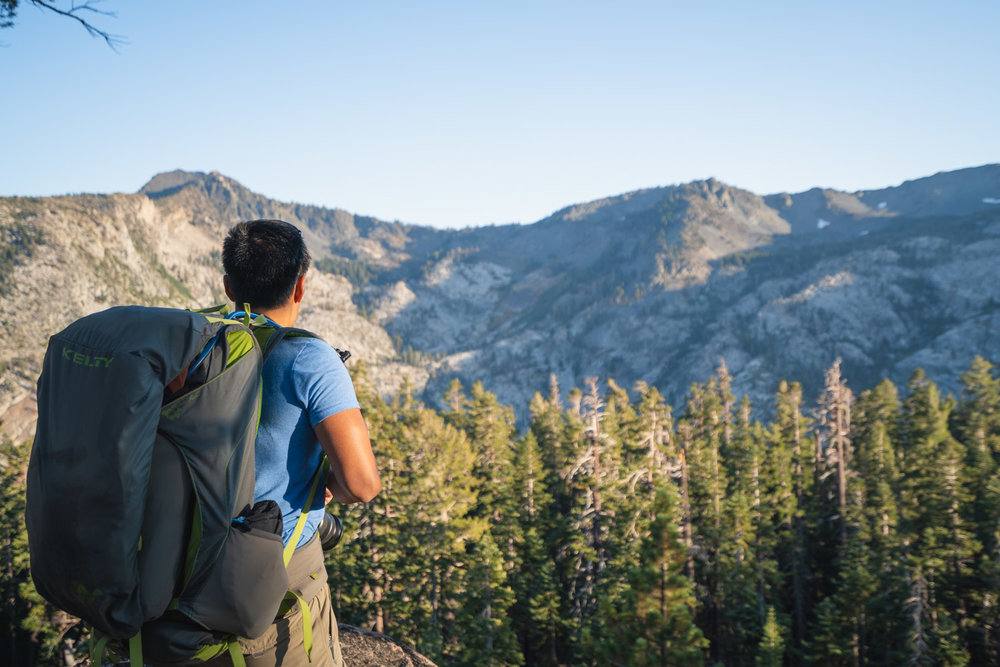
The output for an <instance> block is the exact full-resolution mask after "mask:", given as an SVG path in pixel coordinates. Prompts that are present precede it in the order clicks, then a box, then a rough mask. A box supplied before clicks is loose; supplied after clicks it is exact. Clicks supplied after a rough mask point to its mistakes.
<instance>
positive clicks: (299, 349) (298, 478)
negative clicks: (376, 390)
mask: <svg viewBox="0 0 1000 667" xmlns="http://www.w3.org/2000/svg"><path fill="white" fill-rule="evenodd" d="M222 262H223V267H224V268H225V272H226V274H225V277H224V279H223V281H224V285H225V290H226V294H227V295H228V296H229V298H230V299H232V300H233V301H234V302H235V304H236V308H237V312H236V313H234V314H233V315H231V316H230V317H238V318H243V317H246V316H247V315H249V317H250V318H251V319H253V318H257V317H261V316H262V317H263V318H265V319H266V321H267V323H268V324H270V325H272V326H278V327H291V326H293V325H294V324H295V321H296V319H297V317H298V314H299V308H300V306H301V303H302V299H303V296H304V294H305V290H306V285H305V275H306V271H307V270H308V268H309V264H310V256H309V252H308V250H307V249H306V246H305V242H304V241H303V238H302V234H301V233H300V232H299V230H298V229H296V228H295V227H294V226H292V225H291V224H288V223H286V222H282V221H278V220H252V221H248V222H241V223H239V224H237V225H236V226H234V227H233V228H232V229H231V230H230V231H229V233H228V235H227V236H226V239H225V241H224V243H223V249H222ZM245 308H249V310H250V311H251V312H249V313H245V312H239V311H240V310H241V309H245ZM262 381H263V393H262V398H261V417H260V426H259V429H258V433H257V441H256V457H255V459H256V460H255V465H256V479H255V500H258V501H259V500H264V499H271V500H274V501H276V502H277V503H278V505H279V507H280V510H281V513H282V516H283V522H284V529H283V535H282V538H283V541H284V542H285V545H286V549H288V550H290V549H294V554H293V555H292V556H291V560H290V562H289V563H288V579H289V587H290V589H291V590H292V591H293V592H295V593H296V594H297V595H299V596H300V598H301V599H302V600H303V601H304V602H305V603H307V604H308V611H306V610H305V609H302V608H300V606H298V605H294V604H293V605H291V609H289V610H288V611H287V613H285V614H284V615H282V616H280V617H279V618H278V619H276V621H275V622H274V623H273V624H272V625H271V627H270V628H268V630H267V631H265V632H264V634H263V635H261V636H260V637H257V638H255V639H251V640H241V641H240V648H241V650H242V652H243V654H244V656H245V659H246V662H247V664H248V665H306V664H309V665H312V666H315V667H321V666H323V665H341V664H342V659H341V657H340V646H339V642H338V635H337V624H336V619H335V616H334V613H333V609H332V602H331V597H330V588H329V586H328V584H327V575H326V570H325V567H324V564H323V551H322V548H321V546H320V541H319V539H318V538H317V537H316V531H317V527H318V526H319V524H320V522H321V520H322V518H323V516H324V512H325V510H324V506H325V502H324V496H325V500H326V502H329V500H330V499H331V498H332V499H336V500H337V501H339V502H341V503H347V504H349V503H357V502H368V501H370V500H371V499H372V498H373V497H374V496H375V495H376V494H377V493H378V492H379V490H380V489H381V481H380V478H379V474H378V469H377V467H376V464H375V457H374V454H373V453H372V449H371V443H370V440H369V436H368V429H367V427H366V425H365V422H364V419H363V418H362V415H361V410H360V408H359V405H358V400H357V397H356V395H355V392H354V387H353V384H352V382H351V378H350V376H349V374H348V372H347V369H346V367H345V366H344V363H343V362H342V361H341V358H340V356H339V355H338V352H337V350H335V349H334V348H332V347H331V346H330V345H328V344H327V343H325V342H323V341H322V340H320V339H318V338H315V337H312V336H307V335H288V336H285V337H284V338H283V339H282V340H281V342H280V343H279V344H278V345H277V346H275V348H274V349H273V350H271V351H270V353H269V355H268V356H267V359H266V361H265V363H264V368H263V375H262ZM324 456H325V457H326V458H327V459H328V460H329V471H328V472H327V474H326V479H325V482H326V483H325V489H322V490H317V489H316V485H315V483H314V482H315V480H316V479H318V478H317V470H318V469H319V468H320V466H321V465H322V460H323V457H324ZM295 533H299V535H297V536H296V535H295ZM293 539H294V544H291V543H290V542H291V541H292V540H293ZM304 616H305V617H311V628H312V632H311V635H312V636H311V640H312V649H311V655H310V656H308V657H307V652H306V647H307V646H308V644H309V634H310V633H309V631H308V628H304V625H303V617H304ZM304 630H305V632H304ZM310 658H311V659H310ZM227 659H228V657H227V656H226V657H224V658H223V659H222V660H221V661H220V663H219V664H225V660H227ZM213 664H215V661H213Z"/></svg>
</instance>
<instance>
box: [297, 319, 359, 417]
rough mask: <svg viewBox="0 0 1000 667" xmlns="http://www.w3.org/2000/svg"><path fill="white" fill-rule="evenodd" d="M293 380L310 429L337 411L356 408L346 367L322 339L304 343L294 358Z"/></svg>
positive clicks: (352, 386) (355, 398)
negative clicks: (307, 416) (304, 407)
mask: <svg viewBox="0 0 1000 667" xmlns="http://www.w3.org/2000/svg"><path fill="white" fill-rule="evenodd" d="M292 377H294V378H295V385H296V387H295V388H296V393H297V394H298V395H299V397H300V398H301V399H302V401H303V403H304V404H305V406H306V412H307V413H308V415H309V425H310V426H313V427H315V426H316V424H318V423H320V422H321V421H323V420H324V419H326V418H327V417H330V416H333V415H335V414H337V413H338V412H343V411H344V410H349V409H351V408H357V407H359V406H358V397H357V394H355V393H354V383H352V382H351V376H350V374H349V373H348V372H347V367H346V366H344V362H342V361H341V360H340V355H338V354H337V351H336V350H334V349H333V348H332V347H330V346H329V345H328V344H327V343H325V342H323V341H321V340H318V339H315V338H310V339H306V340H304V341H303V345H302V349H301V350H299V353H298V354H297V355H296V356H295V363H294V364H293V366H292Z"/></svg>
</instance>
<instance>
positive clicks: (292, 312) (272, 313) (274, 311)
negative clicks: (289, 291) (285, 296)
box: [239, 303, 299, 327]
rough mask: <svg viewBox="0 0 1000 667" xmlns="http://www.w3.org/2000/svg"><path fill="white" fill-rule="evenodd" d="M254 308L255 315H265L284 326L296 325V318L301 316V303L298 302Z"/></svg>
mask: <svg viewBox="0 0 1000 667" xmlns="http://www.w3.org/2000/svg"><path fill="white" fill-rule="evenodd" d="M239 308H242V306H239ZM252 310H253V313H254V314H255V315H263V316H264V317H267V318H269V319H270V320H271V321H273V322H274V323H275V324H277V325H278V326H282V327H291V326H295V320H297V319H298V317H299V304H297V303H287V304H285V305H284V306H278V307H277V308H253V309H252Z"/></svg>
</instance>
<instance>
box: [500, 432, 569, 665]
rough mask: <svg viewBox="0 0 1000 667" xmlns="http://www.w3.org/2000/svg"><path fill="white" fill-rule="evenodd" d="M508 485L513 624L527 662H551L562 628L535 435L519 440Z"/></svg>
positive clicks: (549, 514)
mask: <svg viewBox="0 0 1000 667" xmlns="http://www.w3.org/2000/svg"><path fill="white" fill-rule="evenodd" d="M513 475H514V478H513V486H514V491H515V494H516V499H517V508H518V516H517V523H518V531H517V535H518V543H517V545H516V547H517V558H516V561H515V568H516V569H515V570H514V571H513V572H512V573H511V576H510V584H511V587H512V588H513V590H514V592H515V594H516V601H515V603H514V606H513V607H512V609H511V614H512V616H513V627H514V629H515V631H516V632H517V634H518V636H519V639H520V642H521V653H522V655H523V656H524V658H525V662H526V664H528V665H556V664H557V663H558V657H557V654H556V646H557V642H558V637H559V633H560V629H561V620H560V615H559V590H558V582H557V580H556V572H555V561H554V559H553V558H552V555H551V554H550V553H549V549H548V545H547V544H546V542H545V540H544V538H543V536H545V535H550V534H551V531H552V530H553V528H554V526H555V521H553V518H554V517H553V516H552V511H553V505H552V497H551V495H550V494H549V492H548V488H547V484H546V481H545V470H544V466H543V463H542V459H541V456H540V455H539V452H538V447H537V441H536V440H535V436H534V433H532V432H530V431H529V432H528V433H527V434H525V436H524V437H523V438H521V439H520V440H519V441H518V444H517V450H516V452H515V455H514V466H513Z"/></svg>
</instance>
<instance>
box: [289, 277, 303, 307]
mask: <svg viewBox="0 0 1000 667" xmlns="http://www.w3.org/2000/svg"><path fill="white" fill-rule="evenodd" d="M305 293H306V277H305V275H301V276H299V279H298V280H296V281H295V289H294V290H293V291H292V301H294V302H295V303H301V302H302V297H303V296H305Z"/></svg>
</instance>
